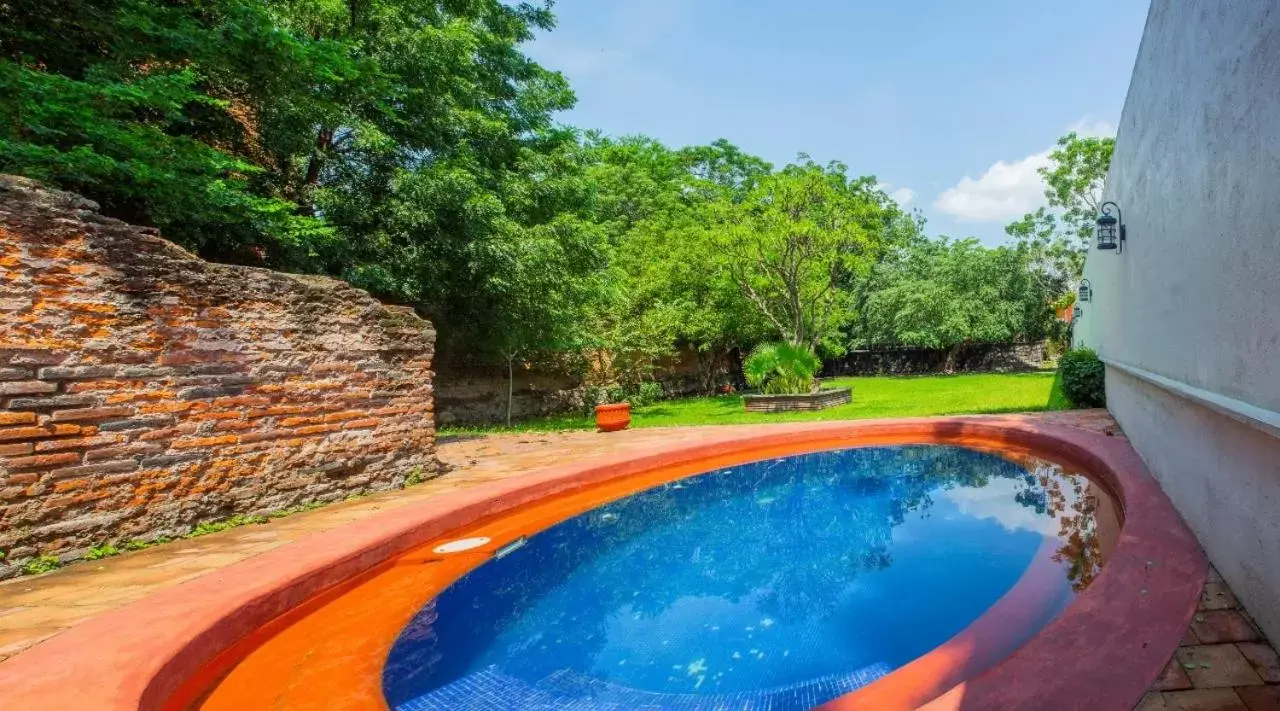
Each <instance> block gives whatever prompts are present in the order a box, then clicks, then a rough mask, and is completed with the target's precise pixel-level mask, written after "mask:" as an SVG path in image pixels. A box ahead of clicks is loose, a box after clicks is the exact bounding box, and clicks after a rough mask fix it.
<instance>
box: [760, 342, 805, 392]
mask: <svg viewBox="0 0 1280 711" xmlns="http://www.w3.org/2000/svg"><path fill="white" fill-rule="evenodd" d="M821 367H822V361H821V360H820V359H819V358H818V356H816V355H814V353H813V351H811V350H809V349H808V348H805V347H803V346H793V345H791V344H789V343H762V344H760V345H758V346H756V349H755V350H753V351H751V355H749V356H747V359H746V361H744V362H743V363H742V374H743V375H744V376H746V379H747V385H750V386H751V387H753V388H760V391H761V392H763V393H766V394H769V395H799V394H803V393H807V392H809V391H810V390H811V389H812V388H813V376H815V375H817V374H818V369H819V368H821Z"/></svg>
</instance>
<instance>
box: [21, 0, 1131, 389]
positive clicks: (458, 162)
mask: <svg viewBox="0 0 1280 711" xmlns="http://www.w3.org/2000/svg"><path fill="white" fill-rule="evenodd" d="M550 5H551V3H550V2H541V3H535V2H520V3H511V2H505V1H504V0H199V1H198V2H196V1H193V0H175V1H172V2H160V1H159V0H10V1H9V2H5V3H0V171H6V172H16V173H20V174H25V175H28V176H31V177H35V178H37V179H40V180H43V181H46V182H49V183H52V184H53V185H55V186H57V187H61V188H65V189H70V190H75V191H77V192H81V193H83V194H85V195H87V196H88V197H91V198H93V199H95V200H97V201H98V202H100V203H101V204H102V206H103V209H104V211H105V212H106V213H107V214H108V215H111V216H114V217H119V218H122V219H125V220H128V221H131V222H134V223H142V224H150V225H154V226H157V227H159V228H161V230H162V231H163V233H164V235H165V236H166V237H168V238H170V239H173V240H175V241H177V242H179V243H181V244H183V245H185V246H187V247H189V248H191V249H193V250H195V251H197V253H199V254H200V255H201V256H203V257H206V258H209V259H213V260H217V261H230V262H239V263H252V264H255V265H261V266H267V267H271V268H276V269H285V270H292V271H303V272H314V273H323V274H327V275H331V276H335V277H339V278H342V279H345V280H347V281H349V282H351V283H353V284H355V285H356V286H359V287H362V288H365V289H368V290H369V291H371V292H372V293H373V294H375V295H376V296H378V297H380V298H383V299H385V300H389V301H393V302H396V303H403V304H410V305H412V306H414V307H415V308H416V309H417V310H418V311H419V312H421V313H422V314H423V315H425V316H428V317H429V318H431V319H432V320H433V322H434V323H435V326H436V328H437V330H438V332H439V347H438V356H439V359H440V360H441V361H448V360H450V359H452V358H455V357H456V358H458V359H459V360H481V361H489V362H493V363H498V362H501V363H504V364H505V365H506V366H507V369H508V372H509V373H511V374H512V380H513V381H514V373H515V371H516V368H518V367H523V366H524V365H525V364H530V363H544V364H545V363H553V364H555V365H557V366H559V367H561V368H562V369H566V370H570V369H571V370H580V371H584V372H586V371H589V372H591V373H592V374H593V376H594V379H593V381H592V382H593V384H594V385H597V386H601V387H606V388H607V387H608V386H617V387H618V388H620V389H621V390H620V393H619V394H618V398H619V399H628V400H630V401H632V402H633V403H637V402H647V401H648V400H650V399H651V397H650V396H651V395H653V393H652V387H653V385H652V380H653V373H654V370H655V369H656V368H657V367H658V365H659V364H660V363H662V362H664V359H667V358H669V357H671V356H672V355H674V354H675V353H677V352H678V351H681V350H683V351H685V352H690V351H691V352H693V353H695V354H696V355H697V358H698V362H699V366H700V376H701V380H702V386H703V388H704V389H705V390H707V391H708V392H709V391H711V390H712V389H713V388H714V386H715V384H716V383H715V380H716V367H717V364H718V363H721V362H722V361H723V360H724V358H725V357H726V355H727V354H730V353H732V352H734V351H735V350H737V351H744V350H746V349H749V348H750V347H751V346H753V345H755V344H757V343H760V342H762V341H766V340H774V339H779V338H781V339H783V340H785V341H786V342H788V343H791V344H794V345H797V346H803V347H804V348H806V349H809V350H817V351H818V352H821V353H824V354H829V353H839V352H841V351H843V350H844V349H845V348H846V347H847V346H848V345H849V344H851V343H855V342H872V341H876V340H883V341H885V342H902V343H907V342H911V343H921V344H923V343H938V344H942V343H952V342H959V341H962V340H974V339H979V340H991V339H997V340H998V339H1000V338H1002V337H1009V336H1008V334H1013V336H1012V337H1017V336H1019V335H1026V336H1027V337H1034V334H1035V333H1037V332H1038V331H1037V328H1038V327H1034V326H1033V325H1032V322H1033V321H1034V320H1035V318H1037V317H1038V315H1039V313H1040V307H1041V306H1042V304H1041V303H1040V300H1041V299H1040V293H1041V292H1044V291H1048V292H1055V293H1056V292H1064V293H1065V292H1066V291H1069V287H1070V285H1071V284H1070V282H1071V280H1072V279H1073V278H1074V276H1073V275H1074V274H1076V273H1078V271H1079V263H1080V255H1081V254H1082V252H1081V250H1080V248H1079V245H1078V244H1077V243H1076V242H1071V241H1070V240H1066V239H1065V238H1064V237H1063V234H1065V233H1071V234H1075V233H1073V232H1071V230H1077V228H1081V229H1082V225H1084V223H1085V222H1086V220H1085V216H1087V215H1088V213H1089V212H1090V210H1091V209H1092V207H1093V206H1094V205H1095V203H1096V193H1097V191H1098V189H1099V186H1100V180H1101V178H1100V176H1101V175H1102V174H1104V173H1105V164H1106V162H1107V161H1108V160H1109V157H1110V143H1108V142H1107V141H1105V140H1099V139H1082V138H1078V137H1075V136H1068V137H1065V138H1064V139H1063V140H1062V141H1061V142H1060V145H1059V147H1058V149H1057V150H1056V151H1055V152H1054V154H1053V160H1054V164H1053V166H1052V167H1051V169H1050V170H1047V171H1046V173H1045V177H1046V180H1047V182H1048V184H1049V186H1050V191H1051V194H1050V196H1049V197H1050V202H1051V204H1052V205H1053V206H1054V207H1055V208H1056V209H1058V210H1060V211H1062V214H1061V215H1059V214H1058V213H1050V212H1047V211H1042V212H1041V213H1037V214H1036V215H1030V216H1028V218H1027V219H1026V220H1024V221H1023V223H1019V224H1018V225H1016V226H1010V233H1011V234H1014V235H1015V237H1017V239H1018V240H1019V247H1018V250H1016V254H1014V253H1013V252H1010V253H999V254H987V253H985V252H980V251H979V250H977V249H976V248H975V249H966V250H962V249H960V248H959V247H954V246H951V247H937V248H933V247H927V246H919V244H918V243H920V242H921V238H920V235H921V233H922V229H923V222H922V220H921V219H920V218H919V217H918V215H908V214H905V213H904V212H903V211H902V210H901V209H900V208H899V207H898V206H897V205H896V204H894V203H893V201H892V200H890V199H889V198H888V196H886V195H885V194H884V192H883V191H881V190H880V189H878V188H877V187H876V185H877V181H876V180H875V178H873V177H871V176H860V177H854V176H853V175H852V174H851V173H850V172H849V170H848V168H847V167H846V166H844V165H842V164H840V163H831V164H828V165H825V166H820V165H817V164H815V163H814V162H813V161H811V160H809V159H808V158H807V157H804V156H802V157H801V158H800V159H799V160H798V161H797V162H796V163H795V164H793V165H787V166H784V167H782V168H781V169H775V168H774V167H773V166H771V165H770V164H769V163H767V162H765V161H763V160H761V159H760V158H758V157H755V156H752V155H749V154H747V153H745V152H744V151H742V150H741V149H740V148H738V147H737V146H735V145H733V144H732V143H730V142H729V141H726V140H718V141H715V142H713V143H711V144H710V145H705V146H692V147H685V148H679V149H676V148H671V147H668V146H665V145H663V144H662V143H660V142H658V141H656V140H653V139H651V138H647V137H644V136H631V137H623V138H609V137H605V136H602V135H600V134H598V133H595V132H582V131H578V130H575V129H572V128H569V127H565V126H562V125H559V124H557V123H556V121H555V116H556V114H557V113H558V112H561V111H564V110H565V109H568V108H570V107H572V106H573V104H574V102H575V97H574V95H573V92H572V90H571V89H570V87H569V85H568V82H567V81H566V79H565V77H564V76H563V75H561V74H560V73H559V72H556V71H554V70H552V69H548V68H545V67H542V66H540V65H539V64H538V63H536V62H534V61H532V60H531V59H530V58H529V57H528V56H527V55H526V54H525V53H524V51H523V46H524V44H525V43H526V42H528V41H529V40H530V39H531V38H532V37H533V36H534V33H535V32H537V31H545V30H549V29H551V28H552V27H553V26H554V17H553V15H552V13H551V11H550ZM1091 201H1092V202H1091ZM1090 219H1091V217H1090ZM1064 231H1065V232H1064ZM1077 231H1079V230H1077ZM1077 242H1078V240H1077ZM957 244H958V243H957ZM962 251H963V252H966V253H965V254H959V253H960V252H962ZM953 252H954V253H955V254H952V253H953ZM904 255H905V256H904ZM921 255H924V256H921ZM952 262H954V263H955V264H952ZM961 263H963V264H961ZM957 265H959V266H957ZM974 265H977V266H978V267H980V268H981V269H982V270H983V273H984V274H988V275H993V274H994V275H997V276H998V277H999V279H998V282H997V283H995V284H992V285H985V286H982V287H981V288H979V287H978V286H977V285H975V284H973V283H970V282H972V281H973V280H967V281H966V280H964V279H962V278H961V277H962V274H961V273H960V272H961V271H962V270H963V268H966V267H967V266H974ZM1004 271H1008V272H1009V273H1008V274H1004V273H1002V272H1004ZM897 280H903V284H898V281H897ZM1032 282H1036V283H1032ZM894 287H897V288H894ZM916 287H920V288H922V289H924V291H923V292H922V293H920V294H912V293H911V290H912V289H913V288H916ZM883 292H887V293H883ZM993 292H994V294H995V295H994V296H993V295H992V294H993ZM992 298H994V299H995V300H994V301H993V302H992V303H994V304H995V307H994V313H993V314H991V315H989V317H982V318H979V317H976V316H974V317H969V316H965V315H964V314H965V312H963V311H961V310H959V309H957V308H953V307H954V306H956V305H957V304H967V305H973V304H980V303H984V300H986V299H992ZM1049 301H1052V299H1049ZM896 306H902V307H903V308H904V309H905V312H906V313H905V315H898V314H894V313H892V309H893V308H895V307H896Z"/></svg>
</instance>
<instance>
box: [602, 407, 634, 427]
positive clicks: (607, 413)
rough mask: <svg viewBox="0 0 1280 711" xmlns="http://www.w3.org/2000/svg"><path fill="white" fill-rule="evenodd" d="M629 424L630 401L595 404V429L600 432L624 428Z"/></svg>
mask: <svg viewBox="0 0 1280 711" xmlns="http://www.w3.org/2000/svg"><path fill="white" fill-rule="evenodd" d="M629 424H631V403H629V402H620V403H617V404H615V405H596V429H597V430H599V431H601V432H617V431H618V430H625V429H626V428H627V425H629Z"/></svg>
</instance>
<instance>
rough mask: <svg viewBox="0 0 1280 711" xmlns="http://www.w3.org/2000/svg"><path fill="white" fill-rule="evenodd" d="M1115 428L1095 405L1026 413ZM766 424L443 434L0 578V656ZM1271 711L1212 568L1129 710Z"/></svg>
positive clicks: (1263, 659) (1265, 661) (1241, 621)
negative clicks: (541, 483)
mask: <svg viewBox="0 0 1280 711" xmlns="http://www.w3.org/2000/svg"><path fill="white" fill-rule="evenodd" d="M1030 417H1035V418H1038V419H1042V420H1043V421H1045V422H1052V423H1054V424H1062V425H1069V426H1074V427H1079V428H1082V429H1087V430H1090V431H1093V432H1100V433H1105V434H1108V435H1111V436H1116V437H1123V434H1122V433H1120V431H1119V428H1118V427H1117V426H1116V423H1115V422H1114V420H1112V419H1111V417H1110V416H1109V415H1108V414H1107V413H1106V411H1104V410H1077V411H1073V412H1053V413H1040V414H1036V415H1031V416H1030ZM771 426H772V425H742V426H721V427H684V428H653V429H640V430H628V431H625V432H619V433H614V434H609V435H601V434H597V433H594V432H559V433H528V434H503V435H488V436H458V437H450V438H442V439H441V441H440V444H439V453H440V457H441V459H442V460H443V461H444V462H445V463H446V464H447V465H448V467H449V471H448V473H446V474H444V475H442V476H440V477H438V478H436V479H432V480H431V481H428V482H425V483H423V484H419V485H417V486H414V487H411V488H408V489H405V490H402V491H394V492H383V493H380V494H376V495H373V496H370V497H367V498H364V499H359V500H355V501H347V502H343V503H339V504H333V505H331V506H326V507H325V508H322V509H316V510H313V511H307V512H303V513H298V514H294V515H292V516H288V517H286V518H281V519H276V520H273V521H271V522H270V523H266V524H262V525H251V526H245V527H241V528H235V529H231V530H227V531H223V532H220V533H215V534H211V535H208V536H203V537H200V538H195V539H188V540H181V541H176V542H173V543H170V544H166V545H162V546H156V547H154V548H150V549H147V550H143V551H138V552H135V553H129V554H125V555H122V556H119V557H115V558H108V559H104V560H100V561H93V562H86V563H79V564H76V565H73V566H70V567H68V568H66V569H64V570H60V571H56V572H53V573H48V574H45V575H40V576H33V577H25V578H18V579H16V580H9V581H5V582H4V583H0V663H2V662H3V660H4V659H6V658H8V657H10V656H13V655H15V654H19V653H20V652H22V651H23V650H25V649H27V648H29V647H31V646H32V645H35V644H38V643H39V642H41V641H43V640H45V639H48V638H49V637H52V636H54V635H56V634H58V633H59V632H61V631H63V630H66V629H68V628H70V627H72V626H74V625H76V624H77V623H79V622H81V621H83V620H85V619H87V618H89V617H92V616H93V615H96V614H98V613H101V612H104V611H107V610H111V609H114V608H117V607H121V606H123V605H126V604H128V603H130V602H133V601H135V600H138V599H140V598H143V597H145V596H146V595H148V594H150V593H153V592H155V591H157V590H159V589H161V588H165V587H168V586H171V585H178V584H181V583H183V582H185V581H187V580H191V579H193V578H196V577H199V576H201V575H204V574H206V573H208V572H210V571H213V570H217V569H219V568H222V567H225V566H228V565H231V564H233V563H236V562H238V561H240V560H244V559H245V558H248V557H250V556H253V555H257V554H258V553H262V552H264V551H268V550H271V549H273V548H277V547H279V546H282V545H285V544H287V543H289V542H292V541H295V540H297V539H299V538H302V537H304V536H306V535H308V534H310V533H313V532H316V531H323V530H327V529H330V528H334V527H337V526H341V525H344V524H346V523H350V522H352V521H357V520H360V519H364V518H367V517H370V516H374V515H377V514H378V513H379V512H381V511H386V510H389V509H392V508H397V507H400V506H405V505H408V504H411V503H415V502H418V501H421V500H423V499H426V498H429V497H432V496H437V495H439V494H443V493H447V492H450V491H456V490H459V489H462V488H466V487H469V486H474V485H477V484H481V483H484V482H488V481H494V480H498V479H503V478H507V477H513V476H520V475H522V474H526V473H528V472H531V471H535V470H538V469H542V468H544V467H547V466H551V465H554V464H557V463H560V462H562V461H565V460H575V461H583V460H589V459H594V458H600V457H604V456H612V455H619V454H628V453H635V454H643V453H651V452H653V451H655V450H657V449H662V448H670V447H673V446H680V445H685V444H693V443H696V442H705V441H708V440H712V439H719V438H728V437H736V436H740V435H743V434H748V433H751V432H759V431H760V430H761V429H764V428H768V427H771ZM1162 710H1167V711H1280V660H1278V659H1277V655H1276V652H1275V650H1274V649H1273V648H1272V647H1271V646H1270V645H1269V644H1268V643H1267V641H1266V639H1265V638H1264V637H1263V636H1262V634H1261V633H1260V632H1259V631H1258V628H1257V627H1256V625H1254V623H1253V622H1252V620H1251V619H1250V617H1249V615H1248V612H1247V611H1245V610H1244V609H1243V608H1242V607H1241V606H1240V605H1239V603H1238V602H1237V601H1236V599H1235V596H1234V595H1233V594H1232V593H1231V590H1230V589H1229V588H1228V587H1227V585H1226V583H1225V582H1224V581H1223V580H1222V578H1221V577H1220V576H1219V575H1218V574H1217V572H1216V571H1213V570H1211V571H1210V576H1209V580H1208V582H1207V583H1206V585H1205V591H1204V594H1203V596H1202V598H1201V603H1200V611H1199V612H1198V613H1197V615H1196V618H1195V620H1194V621H1193V622H1192V624H1191V627H1190V629H1188V630H1187V633H1186V636H1185V637H1184V639H1183V643H1182V646H1181V647H1179V649H1178V650H1177V652H1176V653H1175V655H1174V657H1173V659H1171V660H1170V662H1169V665H1168V667H1166V669H1165V672H1164V674H1163V675H1162V676H1161V678H1160V679H1159V680H1158V681H1157V683H1156V684H1155V685H1154V686H1153V687H1152V690H1151V693H1149V694H1147V696H1146V697H1145V698H1144V699H1143V701H1142V703H1141V704H1139V706H1138V707H1137V710H1136V711H1162Z"/></svg>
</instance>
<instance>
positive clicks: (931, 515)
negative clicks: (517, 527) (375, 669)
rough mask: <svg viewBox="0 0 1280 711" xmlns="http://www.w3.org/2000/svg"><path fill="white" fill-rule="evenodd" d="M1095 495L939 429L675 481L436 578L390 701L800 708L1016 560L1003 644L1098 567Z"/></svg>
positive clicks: (916, 651) (1042, 617)
mask: <svg viewBox="0 0 1280 711" xmlns="http://www.w3.org/2000/svg"><path fill="white" fill-rule="evenodd" d="M1105 497H1106V495H1105V494H1103V493H1102V492H1101V491H1099V490H1098V488H1097V487H1096V485H1092V484H1091V482H1090V481H1089V480H1088V479H1087V478H1085V477H1084V476H1081V475H1078V474H1072V473H1067V472H1064V471H1063V470H1062V469H1061V468H1059V467H1057V466H1056V465H1053V464H1049V463H1047V462H1043V461H1040V460H1036V459H1031V458H1021V459H1018V460H1017V461H1014V460H1013V459H1010V458H1005V457H1002V456H998V455H996V454H991V453H986V452H981V451H976V450H971V449H965V448H960V447H954V446H943V445H910V446H893V447H866V448H857V449H842V450H835V451H822V452H812V453H807V454H799V455H794V456H787V457H783V458H779V459H771V460H766V461H759V462H752V463H746V464H740V465H737V466H733V467H730V468H726V469H720V470H716V471H712V472H708V473H706V474H702V475H699V476H694V477H689V478H685V479H680V480H677V481H674V482H670V483H667V484H663V485H661V486H658V487H656V488H653V489H649V490H646V491H641V492H639V493H635V494H632V495H630V496H628V497H626V498H623V499H620V500H618V501H615V502H613V503H610V504H607V505H605V506H603V507H600V508H596V509H593V510H590V511H587V512H586V513H583V514H580V515H577V516H575V517H573V518H570V519H568V520H565V521H563V522H561V523H558V524H556V525H554V526H552V527H550V528H547V529H546V530H543V531H541V532H540V533H537V534H536V535H532V536H530V537H528V538H527V540H525V542H524V545H522V546H510V545H509V546H506V547H505V548H503V549H502V550H500V551H499V554H498V555H496V556H494V557H493V558H491V559H490V560H488V561H487V562H485V563H484V564H482V565H480V566H479V567H476V568H475V569H473V570H471V571H470V572H468V573H467V574H466V575H464V576H463V577H461V578H460V579H458V580H457V581H455V582H454V583H453V584H452V585H450V586H449V587H447V588H446V589H445V590H444V591H443V592H442V593H440V594H439V595H438V596H436V597H435V598H434V599H433V600H432V601H431V602H429V603H428V604H427V605H426V606H424V607H423V608H422V609H421V610H419V611H418V613H417V614H416V615H415V616H414V617H413V619H412V621H411V622H410V623H409V624H408V625H407V626H406V627H405V628H404V629H403V631H402V632H401V634H400V635H399V637H398V638H397V640H396V642H395V644H394V645H393V646H392V648H391V651H390V654H389V656H388V657H387V659H386V664H385V666H384V668H383V676H382V685H383V693H384V694H385V697H386V700H387V702H388V704H389V705H390V706H391V707H392V708H394V709H397V710H399V709H403V710H406V711H408V710H410V709H411V710H413V711H425V710H428V709H450V710H452V709H462V708H465V709H473V710H480V709H503V710H506V709H551V708H575V709H596V708H600V709H604V708H609V709H623V708H647V709H716V708H734V709H766V708H768V709H806V708H812V707H814V706H817V705H820V704H822V703H824V702H827V701H830V700H832V699H835V698H837V697H839V696H842V695H844V694H847V693H849V692H851V691H854V690H856V689H859V688H860V687H863V686H865V685H867V684H869V683H870V682H872V681H875V680H876V679H879V678H881V677H883V676H885V675H887V674H888V673H889V672H892V671H894V670H896V669H899V668H901V667H903V666H904V665H906V664H908V663H909V662H911V661H912V660H914V659H917V658H918V657H921V656H922V655H924V654H926V653H928V652H930V650H934V649H935V648H937V647H939V645H942V644H943V643H945V642H947V641H948V640H949V639H951V638H953V637H954V636H956V635H957V634H958V633H960V632H962V631H963V630H965V629H966V628H969V627H970V626H971V625H972V624H973V623H974V622H975V620H978V619H979V618H980V617H982V616H983V615H984V614H986V613H988V612H989V611H990V610H992V609H993V607H994V606H996V605H997V603H999V602H1000V601H1001V600H1002V599H1003V600H1008V599H1010V597H1011V596H1012V595H1013V591H1015V590H1018V589H1023V590H1026V589H1029V588H1028V585H1027V581H1028V578H1030V577H1034V578H1035V579H1036V580H1035V581H1034V583H1035V584H1034V585H1033V586H1031V587H1033V588H1034V590H1035V593H1034V595H1031V596H1028V595H1025V594H1023V595H1021V597H1020V599H1019V601H1018V605H1019V614H1018V615H1017V622H1016V623H1014V622H1010V623H1009V624H1012V625H1015V626H1016V629H1014V630H1012V631H1011V633H1009V634H1005V635H1004V638H1005V640H1004V643H1003V644H1004V646H1005V647H1008V648H1007V649H1005V650H1004V652H1003V653H1004V654H1007V653H1008V652H1012V651H1013V649H1014V648H1016V646H1017V645H1019V644H1021V643H1022V642H1023V641H1025V640H1026V639H1028V638H1029V637H1030V636H1032V635H1033V634H1035V633H1036V632H1037V631H1038V630H1039V629H1040V628H1041V627H1042V626H1043V625H1044V624H1046V623H1047V622H1048V621H1049V620H1051V619H1052V618H1053V617H1054V616H1056V615H1057V614H1058V613H1059V612H1060V611H1061V610H1062V609H1063V608H1064V607H1065V606H1066V605H1067V604H1068V603H1069V602H1070V601H1071V599H1072V597H1073V596H1074V594H1075V593H1076V592H1078V591H1079V590H1081V589H1082V588H1083V587H1084V586H1086V585H1087V584H1088V583H1089V581H1090V580H1091V579H1092V578H1093V576H1094V575H1095V574H1096V573H1097V571H1098V568H1099V566H1100V565H1101V561H1102V558H1103V556H1104V554H1105V552H1106V550H1107V549H1108V548H1109V546H1110V544H1111V543H1112V542H1113V539H1114V535H1115V533H1116V532H1117V531H1118V522H1116V521H1115V520H1114V507H1113V506H1111V505H1110V502H1109V501H1106V502H1105V503H1104V505H1103V506H1099V503H1100V499H1105ZM1099 508H1102V509H1105V511H1104V514H1103V515H1102V516H1099V515H1098V509H1099ZM1100 520H1101V522H1102V523H1103V525H1102V526H1100V525H1099V522H1100ZM443 555H446V556H447V555H449V554H447V553H446V554H443Z"/></svg>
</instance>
